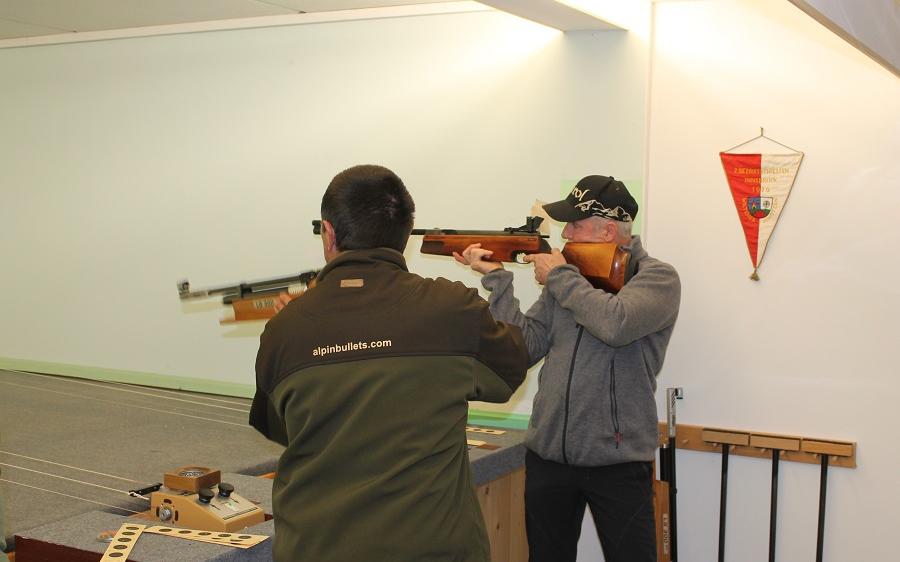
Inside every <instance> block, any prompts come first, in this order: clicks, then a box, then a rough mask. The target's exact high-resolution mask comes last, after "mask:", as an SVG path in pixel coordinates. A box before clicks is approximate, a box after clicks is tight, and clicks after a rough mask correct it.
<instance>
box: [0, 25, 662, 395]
mask: <svg viewBox="0 0 900 562" xmlns="http://www.w3.org/2000/svg"><path fill="white" fill-rule="evenodd" d="M646 61H647V48H646V44H645V42H644V40H642V39H640V38H638V37H637V36H635V35H633V34H629V33H626V32H602V33H600V32H598V33H574V34H567V35H563V34H561V33H559V32H556V31H553V30H550V29H548V28H544V27H541V26H538V25H536V24H532V23H530V22H526V21H524V20H521V19H518V18H515V17H512V16H508V15H506V14H502V13H495V12H477V13H467V14H453V15H441V16H429V17H415V18H398V19H385V20H375V21H365V22H344V23H330V24H321V25H306V26H294V27H280V28H271V29H252V30H241V31H222V32H214V33H199V34H190V35H176V36H164V37H150V38H139V39H126V40H114V41H100V42H92V43H79V44H68V45H57V46H44V47H32V48H19V49H6V50H0V76H2V77H3V87H2V88H0V123H2V124H3V125H2V128H0V169H2V170H3V180H2V183H0V198H2V200H3V202H4V203H3V205H2V206H0V224H3V225H4V231H5V232H6V233H7V235H6V236H4V239H3V243H2V246H0V262H2V263H3V264H5V266H6V270H5V273H6V274H5V275H4V290H3V291H0V310H3V311H4V314H3V317H4V319H3V322H2V323H0V357H4V358H6V359H5V361H7V364H8V365H19V366H21V365H25V364H35V362H36V363H37V364H44V365H47V364H54V365H62V366H77V367H71V368H69V367H67V368H65V369H63V370H67V371H69V373H68V374H74V375H78V376H86V375H90V373H91V372H92V371H93V370H96V372H97V373H101V374H102V373H104V372H105V373H112V372H120V373H142V374H144V375H145V376H147V377H150V378H149V379H147V380H151V381H156V382H159V381H164V380H188V379H199V380H202V381H213V382H221V383H223V386H222V388H223V389H227V388H231V389H233V388H235V386H234V385H237V387H249V385H252V384H253V363H254V359H255V353H256V348H257V343H258V336H259V333H260V331H261V325H260V324H255V325H249V326H241V327H220V326H219V325H218V323H217V320H218V318H219V316H220V310H219V307H218V305H217V304H215V303H209V304H189V305H182V304H181V303H180V301H179V300H178V298H177V294H176V290H175V282H176V281H177V280H179V279H181V278H185V277H187V278H189V279H190V280H191V281H192V283H193V284H195V285H197V286H204V285H216V284H223V283H227V282H237V281H240V280H247V279H257V278H261V277H268V276H276V275H281V274H286V273H291V272H297V271H301V270H304V269H308V268H314V267H319V266H321V265H322V257H321V249H320V246H319V241H318V239H317V238H316V237H314V236H312V234H311V232H310V226H309V221H310V220H311V219H313V218H317V217H318V207H319V202H320V197H321V194H322V192H323V190H324V188H325V186H326V185H327V183H328V181H329V180H330V179H331V177H332V176H333V175H334V174H335V173H337V172H339V171H340V170H342V169H344V168H346V167H348V166H351V165H354V164H359V163H379V164H383V165H386V166H389V167H391V168H393V169H394V170H395V171H396V172H397V173H398V174H399V175H400V176H401V177H402V178H403V179H404V180H405V181H406V183H407V185H408V186H409V188H410V191H411V192H412V194H413V197H414V198H415V200H416V203H417V207H418V212H417V224H418V226H443V227H456V228H503V227H506V226H512V225H516V226H518V225H519V224H521V223H522V220H523V219H524V217H525V215H526V214H528V212H529V210H530V208H531V204H532V202H533V201H534V199H535V198H541V199H544V200H551V199H554V198H556V197H557V196H558V195H559V189H560V185H561V184H562V182H564V181H566V180H568V179H571V178H576V179H577V178H579V177H581V176H583V175H585V174H589V173H603V174H611V175H615V176H617V177H621V178H624V179H632V180H637V181H640V179H641V178H642V174H643V160H642V158H643V151H642V147H643V139H644V131H645V125H644V109H645V103H646V88H645V82H646V74H647V64H646ZM557 232H558V230H557ZM410 246H411V247H410V250H409V251H408V252H407V256H408V259H409V262H410V267H411V269H412V270H413V271H416V272H419V273H422V274H424V275H427V276H438V275H441V276H445V277H449V278H452V279H459V280H462V281H463V282H465V283H467V284H469V285H472V286H476V285H477V284H478V278H477V277H476V276H475V274H473V273H472V272H469V271H467V270H465V269H464V268H461V267H460V266H458V265H457V264H455V263H453V262H452V261H451V260H447V259H441V258H434V257H431V256H428V257H422V256H420V255H418V253H417V243H416V242H413V243H411V245H410ZM517 276H518V278H517V284H518V288H519V291H520V295H521V298H522V300H523V302H524V303H525V304H526V305H527V304H530V303H531V302H532V301H533V300H534V299H535V298H536V296H537V294H538V287H537V286H536V285H535V284H534V283H533V281H532V278H531V273H530V270H528V269H525V268H521V269H518V270H517ZM23 362H24V363H23ZM167 377H176V378H175V379H168V378H167ZM535 388H536V381H534V380H530V381H529V382H528V384H527V385H526V386H524V387H523V389H522V390H521V391H520V392H519V393H518V395H517V398H516V399H515V400H514V401H513V402H512V403H511V404H510V405H505V406H502V408H505V409H511V410H514V411H518V412H528V411H530V407H531V396H532V395H533V393H534V390H535Z"/></svg>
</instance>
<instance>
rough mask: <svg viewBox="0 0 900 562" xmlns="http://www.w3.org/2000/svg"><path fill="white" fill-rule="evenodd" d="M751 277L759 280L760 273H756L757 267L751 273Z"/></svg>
mask: <svg viewBox="0 0 900 562" xmlns="http://www.w3.org/2000/svg"><path fill="white" fill-rule="evenodd" d="M750 279H753V280H754V281H759V275H757V274H756V269H754V270H753V273H751V274H750Z"/></svg>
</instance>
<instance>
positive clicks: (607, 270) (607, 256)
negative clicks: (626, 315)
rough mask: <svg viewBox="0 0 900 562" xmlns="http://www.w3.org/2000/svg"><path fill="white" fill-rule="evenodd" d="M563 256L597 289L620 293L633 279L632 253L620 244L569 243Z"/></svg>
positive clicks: (563, 251) (564, 248)
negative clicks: (630, 268)
mask: <svg viewBox="0 0 900 562" xmlns="http://www.w3.org/2000/svg"><path fill="white" fill-rule="evenodd" d="M562 254H563V257H564V258H566V262H568V263H570V264H572V265H574V266H575V267H577V268H578V271H579V272H581V275H583V276H584V278H585V279H587V280H588V281H589V282H590V283H591V285H593V286H594V288H596V289H603V290H604V291H606V292H608V293H618V292H619V290H620V289H622V287H624V286H625V283H627V282H628V279H629V278H630V277H631V272H630V271H629V265H631V264H630V261H631V252H629V251H628V250H627V249H626V248H623V247H622V246H619V245H618V244H615V243H609V244H598V243H595V242H567V243H566V245H565V246H563V250H562Z"/></svg>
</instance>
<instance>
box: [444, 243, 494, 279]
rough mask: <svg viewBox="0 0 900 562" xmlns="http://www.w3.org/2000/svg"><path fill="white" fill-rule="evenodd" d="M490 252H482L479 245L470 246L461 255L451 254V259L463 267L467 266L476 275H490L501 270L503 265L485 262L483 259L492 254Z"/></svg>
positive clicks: (457, 253)
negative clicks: (475, 272) (476, 273)
mask: <svg viewBox="0 0 900 562" xmlns="http://www.w3.org/2000/svg"><path fill="white" fill-rule="evenodd" d="M493 253H494V252H492V251H491V250H483V249H482V248H481V244H480V243H476V244H470V245H469V246H468V247H467V248H466V249H465V250H463V251H462V254H460V253H459V252H453V259H455V260H456V261H458V262H459V263H461V264H463V265H468V266H470V267H471V268H472V269H474V270H475V271H477V272H478V273H490V272H491V271H495V270H497V269H503V264H501V263H498V262H493V261H485V258H487V257H490V256H491V254H493Z"/></svg>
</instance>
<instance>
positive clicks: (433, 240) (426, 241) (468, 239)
mask: <svg viewBox="0 0 900 562" xmlns="http://www.w3.org/2000/svg"><path fill="white" fill-rule="evenodd" d="M543 221H544V219H543V218H542V217H526V218H525V224H524V225H522V226H519V227H507V228H504V229H503V230H456V229H450V228H429V229H421V228H417V229H414V230H413V231H412V233H411V234H413V235H419V236H422V248H421V250H420V251H421V252H422V253H423V254H431V255H436V256H452V255H453V252H457V253H460V254H461V253H462V252H463V250H465V249H466V248H468V247H469V246H470V245H471V244H476V243H480V244H481V247H482V248H483V249H485V250H491V251H492V252H493V254H491V256H490V257H489V258H487V261H495V262H509V263H512V262H515V263H525V262H524V261H522V258H523V257H524V256H526V255H528V254H549V253H550V244H549V243H548V242H547V240H546V239H547V238H549V235H547V234H542V233H541V232H540V230H539V227H540V225H541V223H542V222H543ZM321 227H322V223H321V221H318V220H315V221H313V233H315V234H319V233H320V230H321ZM562 254H563V256H564V257H565V258H566V262H568V263H570V264H572V265H574V266H575V267H577V268H578V271H579V272H581V274H582V275H583V276H584V277H585V278H586V279H587V280H588V281H590V283H591V285H593V286H594V287H595V288H597V289H603V290H604V291H607V292H610V293H617V292H619V289H621V288H622V287H623V286H624V285H625V283H626V282H627V281H628V279H630V278H631V274H632V273H633V265H634V264H633V263H632V262H631V260H630V258H631V252H630V251H629V250H628V249H627V248H624V247H622V246H619V245H618V244H614V243H609V244H599V243H593V242H567V243H566V245H565V246H564V247H563V250H562Z"/></svg>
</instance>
